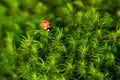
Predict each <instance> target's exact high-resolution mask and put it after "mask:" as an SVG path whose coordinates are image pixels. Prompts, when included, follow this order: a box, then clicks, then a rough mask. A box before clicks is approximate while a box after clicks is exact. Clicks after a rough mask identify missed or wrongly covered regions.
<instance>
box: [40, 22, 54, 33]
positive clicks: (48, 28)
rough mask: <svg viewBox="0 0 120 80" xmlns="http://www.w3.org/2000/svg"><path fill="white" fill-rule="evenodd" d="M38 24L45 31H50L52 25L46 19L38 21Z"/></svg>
mask: <svg viewBox="0 0 120 80" xmlns="http://www.w3.org/2000/svg"><path fill="white" fill-rule="evenodd" d="M40 26H41V27H42V28H43V29H45V30H47V31H50V30H51V28H52V26H51V24H50V22H49V21H48V20H42V21H41V23H40Z"/></svg>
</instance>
